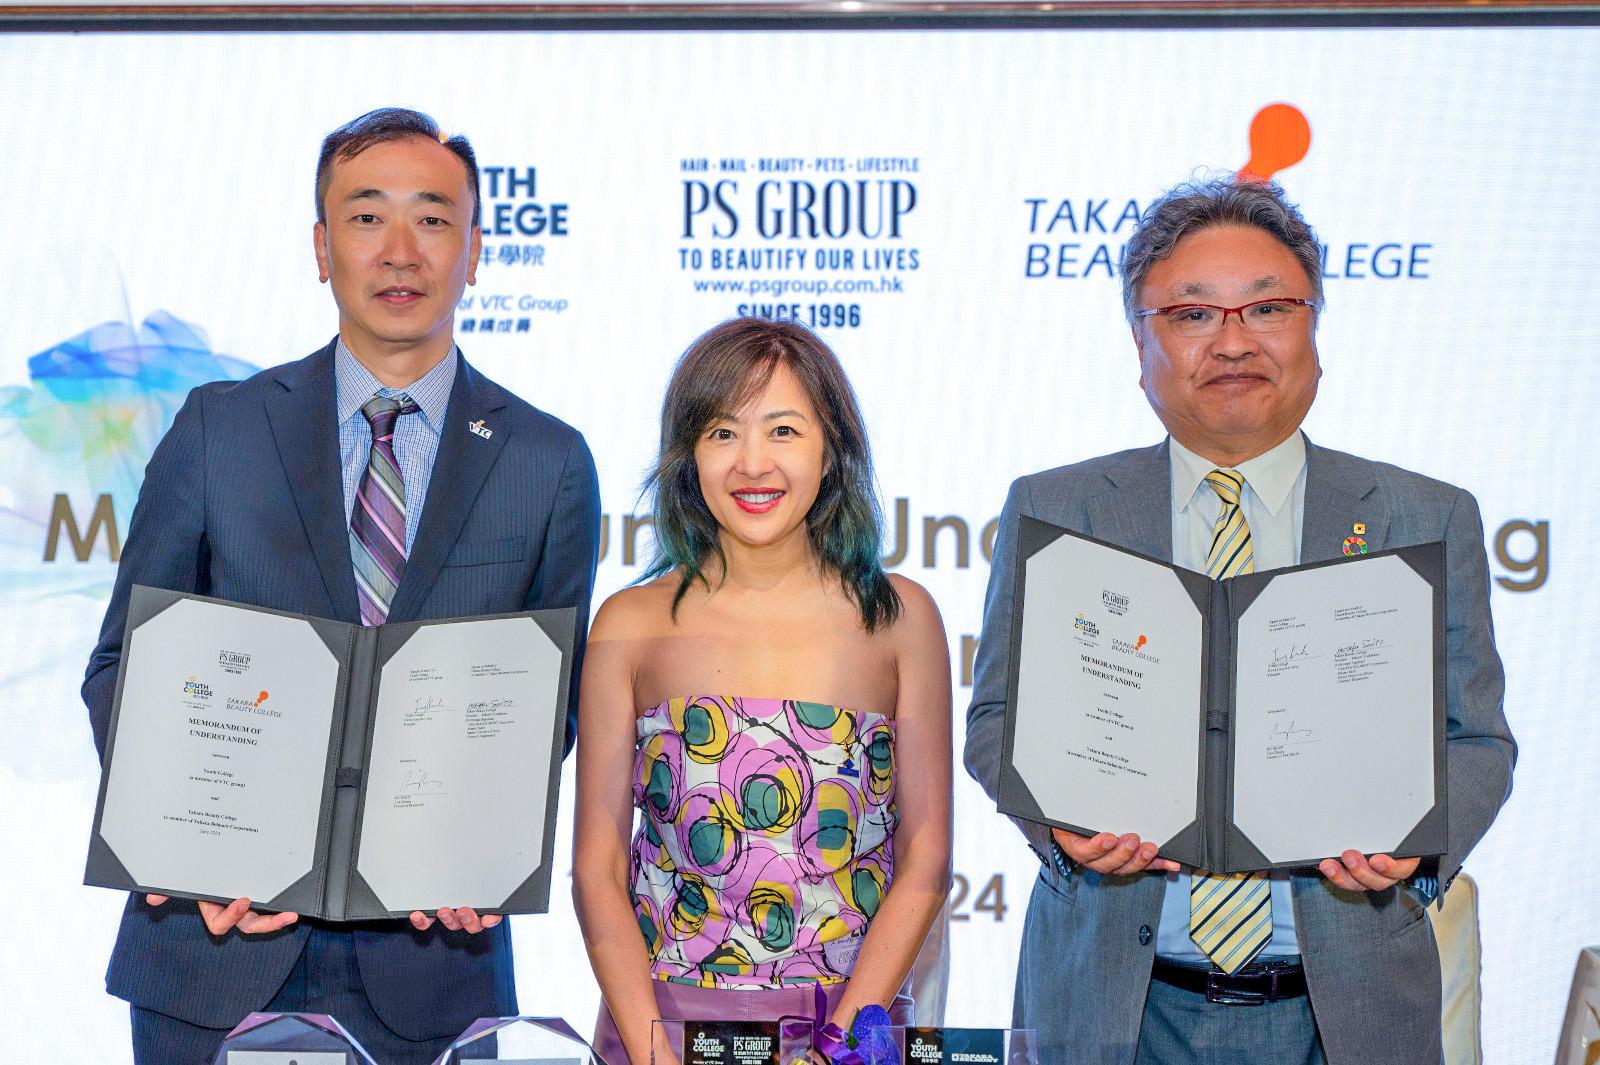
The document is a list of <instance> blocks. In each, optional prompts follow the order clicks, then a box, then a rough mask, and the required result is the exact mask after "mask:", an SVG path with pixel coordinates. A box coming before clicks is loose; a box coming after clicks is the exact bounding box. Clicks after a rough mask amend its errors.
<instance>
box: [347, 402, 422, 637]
mask: <svg viewBox="0 0 1600 1065" xmlns="http://www.w3.org/2000/svg"><path fill="white" fill-rule="evenodd" d="M421 409H422V408H421V407H419V406H417V405H416V404H415V403H413V402H412V401H411V397H410V396H408V395H406V394H405V393H404V392H402V393H401V394H400V395H399V396H398V397H397V398H395V399H390V398H388V397H386V396H373V397H372V398H371V399H369V400H367V402H366V403H365V404H363V405H362V407H361V413H362V414H364V415H366V418H367V423H368V424H369V425H371V426H372V451H371V452H370V453H369V454H368V455H367V468H366V471H365V472H363V473H362V474H361V483H360V484H359V485H357V486H356V502H355V506H354V507H352V508H351V511H350V560H351V561H352V562H353V563H354V564H355V571H356V597H357V599H358V600H360V604H361V624H363V625H382V624H383V623H384V621H385V620H387V619H388V617H389V604H390V603H393V602H394V592H395V589H396V588H398V587H399V586H400V576H401V574H403V573H404V572H405V568H406V483H405V479H404V478H402V477H401V476H400V464H399V463H398V462H396V461H395V457H394V425H395V422H397V421H399V420H400V415H402V414H415V413H417V411H419V410H421Z"/></svg>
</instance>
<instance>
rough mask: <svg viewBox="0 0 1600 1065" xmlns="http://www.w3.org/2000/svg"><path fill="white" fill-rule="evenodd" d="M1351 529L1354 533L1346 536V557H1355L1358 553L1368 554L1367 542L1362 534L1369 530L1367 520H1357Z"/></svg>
mask: <svg viewBox="0 0 1600 1065" xmlns="http://www.w3.org/2000/svg"><path fill="white" fill-rule="evenodd" d="M1350 531H1351V533H1353V534H1354V535H1351V536H1346V537H1345V538H1344V548H1343V550H1344V557H1345V558H1355V557H1356V556H1357V555H1364V554H1366V553H1367V542H1366V541H1365V540H1363V539H1362V538H1361V534H1362V533H1364V532H1366V531H1367V524H1366V522H1362V521H1358V522H1356V523H1355V525H1354V527H1353V528H1352V529H1351V530H1350Z"/></svg>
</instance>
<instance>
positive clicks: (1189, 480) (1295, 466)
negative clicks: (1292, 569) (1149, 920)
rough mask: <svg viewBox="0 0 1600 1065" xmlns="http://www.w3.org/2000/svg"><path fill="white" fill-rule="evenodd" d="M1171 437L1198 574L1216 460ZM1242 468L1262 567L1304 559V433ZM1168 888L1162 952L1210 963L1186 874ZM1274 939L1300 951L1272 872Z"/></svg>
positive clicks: (1176, 533)
mask: <svg viewBox="0 0 1600 1065" xmlns="http://www.w3.org/2000/svg"><path fill="white" fill-rule="evenodd" d="M1170 444H1171V455H1172V460H1171V465H1172V561H1173V563H1174V564H1176V565H1179V566H1182V567H1183V568H1184V569H1191V570H1194V571H1196V572H1197V573H1204V572H1205V570H1206V555H1207V554H1208V553H1209V552H1210V548H1211V533H1212V530H1213V529H1215V528H1216V524H1217V514H1218V512H1219V511H1220V510H1221V509H1222V500H1221V499H1220V498H1219V497H1218V496H1217V493H1216V490H1215V489H1213V488H1212V487H1211V486H1210V485H1209V484H1207V483H1206V481H1205V477H1206V474H1208V473H1210V472H1211V471H1212V470H1214V469H1216V468H1217V466H1216V464H1215V463H1213V462H1211V461H1210V460H1209V459H1204V458H1201V457H1200V456H1199V455H1196V454H1195V453H1194V452H1192V451H1190V450H1189V449H1188V448H1186V447H1184V446H1183V445H1182V444H1180V443H1178V442H1177V441H1176V440H1172V441H1170ZM1234 469H1236V470H1238V471H1239V473H1240V474H1242V475H1243V477H1244V481H1245V487H1244V494H1243V496H1242V497H1241V501H1240V505H1241V506H1242V507H1243V508H1244V520H1245V521H1246V522H1247V523H1248V524H1249V526H1250V546H1251V548H1252V549H1253V550H1254V552H1255V558H1256V571H1257V572H1261V571H1263V570H1269V569H1281V568H1282V567H1284V566H1296V565H1299V564H1300V531H1301V528H1302V526H1303V524H1304V518H1305V512H1306V439H1305V437H1304V436H1302V435H1301V434H1300V433H1299V431H1296V432H1294V433H1293V434H1292V435H1290V437H1289V438H1288V439H1287V440H1285V441H1284V442H1283V443H1281V444H1279V445H1278V446H1277V447H1275V448H1273V449H1272V450H1271V451H1268V452H1265V453H1264V454H1260V455H1257V456H1256V457H1255V458H1253V459H1251V460H1250V461H1248V462H1243V463H1240V464H1239V465H1238V466H1236V467H1234ZM1165 875H1166V879H1167V893H1166V897H1165V898H1164V899H1163V900H1162V904H1161V928H1160V930H1159V931H1158V932H1157V934H1156V955H1157V956H1158V957H1161V958H1164V959H1166V960H1168V961H1175V962H1182V963H1184V964H1189V965H1209V964H1210V959H1208V958H1207V957H1206V956H1205V954H1203V953H1202V952H1201V950H1200V948H1199V947H1197V946H1195V945H1194V940H1192V939H1190V938H1189V880H1190V876H1189V874H1188V873H1167V874H1165ZM1271 880H1272V884H1271V887H1272V941H1271V942H1270V943H1268V944H1267V945H1266V947H1265V948H1263V949H1262V951H1261V957H1263V958H1287V957H1293V956H1295V955H1298V954H1299V953H1300V942H1299V938H1298V937H1297V936H1296V935H1295V930H1294V905H1293V903H1292V901H1291V900H1290V897H1289V876H1288V874H1287V873H1284V872H1274V873H1272V874H1271Z"/></svg>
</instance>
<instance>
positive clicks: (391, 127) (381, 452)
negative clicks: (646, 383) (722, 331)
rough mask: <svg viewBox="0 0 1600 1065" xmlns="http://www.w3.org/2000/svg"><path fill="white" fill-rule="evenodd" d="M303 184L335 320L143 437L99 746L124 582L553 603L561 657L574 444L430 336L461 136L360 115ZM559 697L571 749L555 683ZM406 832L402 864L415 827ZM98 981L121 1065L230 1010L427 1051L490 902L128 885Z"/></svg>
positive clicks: (502, 933) (454, 612) (442, 1024)
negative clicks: (298, 1018)
mask: <svg viewBox="0 0 1600 1065" xmlns="http://www.w3.org/2000/svg"><path fill="white" fill-rule="evenodd" d="M316 191H317V222H316V224H315V225H314V226H313V229H312V238H313V242H314V245H315V250H316V258H317V266H318V274H319V276H320V278H321V279H322V280H323V281H324V282H327V283H328V284H329V285H330V286H331V287H332V289H333V298H334V302H335V303H336V304H337V305H338V308H339V333H338V335H337V336H336V337H335V338H333V339H332V340H331V341H329V343H328V344H327V345H326V346H325V347H323V348H322V349H321V350H320V351H317V352H314V353H313V354H311V355H309V356H307V357H306V358H303V359H301V360H299V361H298V362H293V363H289V364H287V365H284V366H279V367H275V368H273V369H270V370H266V371H264V372H262V373H259V374H257V375H255V376H254V377H252V378H250V379H248V380H245V381H238V382H232V381H224V382H216V383H213V384H208V385H203V386H201V387H200V388H197V389H195V390H194V391H193V392H192V393H191V394H190V396H189V399H188V402H187V403H185V404H184V407H183V409H182V410H181V411H179V412H178V414H177V416H176V418H175V419H174V420H173V424H172V428H171V429H170V430H169V431H168V432H167V434H166V436H165V437H163V438H162V441H161V443H160V444H159V445H158V446H157V448H156V451H155V454H154V456H153V457H152V458H151V460H150V464H149V466H148V467H147V468H146V470H145V479H144V484H143V485H142V486H141V488H140V491H139V502H138V505H137V506H136V507H135V508H134V512H133V521H132V525H131V527H130V529H129V532H128V542H127V547H126V549H125V550H124V551H123V554H122V562H121V565H120V567H119V568H118V570H117V582H116V587H115V589H114V590H113V592H112V595H111V602H110V604H109V606H108V607H107V610H106V616H105V622H104V624H103V626H102V628H101V633H100V641H99V643H98V645H97V646H96V647H95V650H94V654H93V655H92V657H91V658H90V661H89V668H88V672H87V675H86V677H85V679H84V684H83V696H84V701H85V702H86V703H87V704H88V707H89V716H90V721H91V723H92V725H93V728H94V736H95V743H96V746H98V747H99V748H100V749H101V750H102V751H104V749H105V740H106V732H107V729H108V728H109V724H110V718H111V703H112V695H113V691H114V686H115V682H116V677H117V666H118V662H119V659H120V656H121V648H122V634H123V629H124V627H125V624H126V620H127V609H128V594H129V589H130V588H131V586H132V585H134V584H146V585H152V586H155V587H160V588H171V589H174V590H177V591H184V592H199V593H201V594H204V595H211V596H216V597H218V598H222V599H230V600H233V601H235V602H241V603H251V604H255V605H258V606H264V607H269V608H272V609H277V610H288V611H294V612H298V613H306V614H314V615H317V616H319V617H327V618H337V619H340V620H344V621H348V622H351V623H360V624H368V625H373V624H380V623H383V622H386V621H393V622H408V621H423V620H432V619H436V618H448V617H459V616H464V615H474V614H497V613H508V612H512V611H522V610H536V609H541V608H550V607H573V608H575V610H576V614H577V617H578V619H579V624H580V633H579V638H578V640H577V642H576V644H575V649H576V651H577V653H581V648H582V646H583V640H582V638H581V637H582V631H583V630H585V629H586V628H587V623H588V618H589V597H590V593H591V591H592V590H593V586H594V568H595V558H596V550H597V547H598V538H599V523H600V513H599V509H600V508H599V491H598V487H597V483H596V478H595V468H594V460H593V459H592V458H591V457H590V454H589V448H588V446H587V445H586V444H585V443H584V440H583V437H582V436H581V435H580V434H579V433H578V431H577V430H576V429H573V428H572V427H571V426H568V425H564V424H562V423H561V422H559V421H557V420H556V419H555V418H552V417H551V416H549V415H548V414H545V413H543V412H542V411H538V410H535V409H534V408H533V407H531V406H529V405H528V404H527V403H525V402H524V401H523V400H521V399H519V398H518V397H516V396H514V395H512V394H511V393H510V392H508V391H506V390H505V389H503V388H501V387H500V386H499V385H496V384H495V383H494V382H492V381H490V380H489V379H488V378H486V377H484V376H483V375H482V374H480V373H478V372H477V371H476V370H475V369H473V368H472V367H471V366H470V365H468V363H467V361H466V359H465V358H464V357H463V356H462V353H461V351H460V349H459V348H458V347H457V346H456V343H455V340H454V332H453V328H454V316H455V309H456V306H457V304H458V303H459V301H460V299H461V294H462V292H463V291H464V289H465V287H466V286H467V285H468V284H471V283H472V282H473V281H474V280H475V271H476V269H477V263H478V255H479V250H480V248H481V244H482V236H481V232H480V229H479V225H478V217H479V204H478V166H477V162H476V160H475V157H474V155H473V152H472V148H471V146H470V145H469V144H468V143H467V141H466V139H465V138H464V137H460V136H456V137H446V136H444V135H443V134H441V132H440V130H439V127H438V126H437V125H436V124H435V123H434V122H433V120H432V119H431V118H429V117H428V116H426V115H423V114H419V113H418V112H415V111H407V110H402V109H399V108H385V109H382V110H379V111H373V112H371V113H369V114H366V115H363V116H361V117H360V118H357V119H355V120H354V121H352V122H349V123H347V124H346V125H344V126H341V127H340V128H339V129H337V130H335V131H334V132H332V133H330V134H329V135H328V137H327V138H326V139H325V140H324V142H323V146H322V153H321V159H320V162H319V164H318V167H317V182H316ZM578 673H579V670H578V668H577V666H576V663H575V665H574V669H573V672H572V676H573V680H574V684H576V679H577V677H578ZM568 705H569V708H570V711H571V712H569V716H568V724H567V729H568V731H567V736H568V742H569V743H570V741H571V737H572V729H573V725H574V723H575V720H576V718H575V711H576V708H577V694H576V689H575V688H574V691H573V695H572V698H571V700H570V702H569V704H568ZM459 831H461V832H462V833H473V832H476V831H478V830H477V829H476V827H475V826H473V825H470V824H464V825H461V826H459ZM483 845H484V846H497V845H499V844H498V841H496V840H493V839H485V840H484V841H483ZM415 847H416V853H417V856H418V859H419V860H426V858H427V855H428V853H429V841H428V840H427V839H425V838H419V839H417V840H415ZM106 988H107V990H108V991H109V992H110V993H111V994H113V995H116V996H118V997H120V998H123V999H126V1000H127V1001H128V1003H129V1006H130V1020H131V1025H132V1034H133V1047H134V1060H135V1061H136V1062H138V1063H139V1065H156V1063H160V1065H209V1062H210V1061H211V1060H212V1057H213V1055H214V1054H215V1053H216V1051H217V1047H218V1046H219V1045H220V1044H221V1042H222V1039H223V1037H224V1036H225V1035H226V1034H227V1031H228V1030H229V1029H230V1028H232V1027H233V1026H234V1025H236V1024H237V1023H238V1022H239V1021H240V1020H242V1019H243V1018H244V1017H245V1015H246V1014H248V1013H250V1012H251V1011H253V1010H269V1011H272V1012H295V1011H298V1012H313V1013H331V1014H333V1015H334V1016H336V1017H337V1018H338V1019H339V1020H340V1021H341V1022H343V1023H344V1025H345V1027H346V1028H348V1029H349V1030H350V1031H351V1032H352V1033H353V1034H354V1035H355V1036H356V1037H357V1038H358V1039H359V1040H360V1041H361V1042H362V1044H363V1045H364V1046H365V1047H366V1048H367V1050H368V1051H369V1052H370V1053H371V1054H372V1055H373V1057H374V1058H375V1059H376V1060H378V1061H382V1062H386V1063H390V1062H392V1063H395V1065H401V1063H405V1065H426V1063H428V1062H431V1061H433V1060H434V1059H435V1058H436V1057H437V1056H438V1055H439V1053H440V1052H441V1051H442V1050H443V1049H444V1048H445V1046H446V1045H447V1044H448V1043H449V1042H450V1040H451V1038H452V1037H454V1036H457V1035H459V1034H460V1033H461V1031H462V1030H463V1029H464V1028H465V1027H466V1026H467V1025H468V1024H470V1023H471V1022H472V1021H473V1020H474V1019H476V1018H478V1017H483V1016H502V1015H505V1014H511V1013H515V1012H516V1001H517V1000H516V988H515V981H514V973H513V967H512V961H511V937H510V929H509V927H508V926H506V925H505V924H503V923H501V920H500V917H499V916H498V915H494V914H479V913H477V912H475V911H474V910H472V909H471V908H468V907H462V908H459V909H458V908H450V907H445V908H441V909H439V910H437V911H435V912H434V913H432V914H426V913H422V912H416V913H413V914H411V920H410V922H409V923H408V922H405V921H361V922H347V923H335V922H327V921H315V920H310V919H307V920H305V921H301V920H299V918H298V916H297V915H296V914H293V913H272V914H269V913H258V912H256V911H255V910H254V909H252V908H251V902H250V900H249V899H236V900H234V902H233V903H231V904H230V905H226V906H223V905H220V904H218V903H213V902H204V901H203V902H200V903H198V904H196V903H193V902H186V901H178V900H169V899H167V898H165V897H163V896H158V895H150V896H140V895H135V896H131V897H130V898H129V900H128V905H127V908H126V910H125V912H124V913H123V917H122V923H121V927H120V928H119V930H118V934H117V943H116V947H115V949H114V950H113V952H112V956H111V965H110V969H109V970H108V972H107V973H106Z"/></svg>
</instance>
